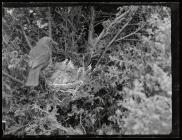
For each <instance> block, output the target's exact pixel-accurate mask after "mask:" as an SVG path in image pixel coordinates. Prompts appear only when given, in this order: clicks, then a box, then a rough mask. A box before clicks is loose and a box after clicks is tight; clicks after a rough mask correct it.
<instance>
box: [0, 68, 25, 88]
mask: <svg viewBox="0 0 182 140" xmlns="http://www.w3.org/2000/svg"><path fill="white" fill-rule="evenodd" d="M2 74H4V75H5V76H7V77H9V78H11V79H12V80H14V81H15V82H18V83H20V84H22V85H24V83H23V82H22V81H20V80H18V79H16V78H14V77H12V76H11V75H9V74H8V73H6V72H4V71H2Z"/></svg>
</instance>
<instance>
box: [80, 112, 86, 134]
mask: <svg viewBox="0 0 182 140" xmlns="http://www.w3.org/2000/svg"><path fill="white" fill-rule="evenodd" d="M80 125H81V127H82V129H83V131H84V133H85V134H86V130H85V128H84V127H83V125H82V114H80Z"/></svg>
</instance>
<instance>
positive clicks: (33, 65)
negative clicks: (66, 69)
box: [29, 54, 50, 68]
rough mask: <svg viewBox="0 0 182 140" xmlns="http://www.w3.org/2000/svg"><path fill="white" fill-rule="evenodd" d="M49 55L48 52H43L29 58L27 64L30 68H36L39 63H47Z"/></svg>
mask: <svg viewBox="0 0 182 140" xmlns="http://www.w3.org/2000/svg"><path fill="white" fill-rule="evenodd" d="M49 59H50V55H49V54H43V55H41V56H39V57H36V58H34V59H31V60H30V63H29V66H30V67H31V68H36V67H38V66H40V65H43V64H47V63H49Z"/></svg>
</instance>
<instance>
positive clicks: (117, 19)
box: [94, 9, 131, 46]
mask: <svg viewBox="0 0 182 140" xmlns="http://www.w3.org/2000/svg"><path fill="white" fill-rule="evenodd" d="M130 11H131V9H129V10H127V11H126V12H124V13H123V14H122V15H120V16H119V17H117V18H116V19H115V20H114V21H113V22H112V23H111V24H110V25H109V26H108V27H107V29H103V30H102V32H101V33H100V35H99V36H98V37H97V39H96V41H95V43H94V46H96V45H97V43H98V42H99V41H100V40H101V38H102V37H103V36H104V35H105V31H106V30H108V29H109V28H111V27H112V26H113V25H114V24H115V23H117V22H121V20H122V18H123V17H124V16H126V14H128V13H129V12H130Z"/></svg>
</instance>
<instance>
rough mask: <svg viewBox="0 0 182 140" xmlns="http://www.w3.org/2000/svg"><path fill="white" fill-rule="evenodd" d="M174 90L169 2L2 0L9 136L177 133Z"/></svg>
mask: <svg viewBox="0 0 182 140" xmlns="http://www.w3.org/2000/svg"><path fill="white" fill-rule="evenodd" d="M32 3H33V2H32ZM172 95H173V92H172V49H171V8H170V7H169V6H167V5H160V4H158V5H150V4H148V5H147V4H145V5H142V4H138V5H137V4H133V5H132V3H131V4H127V5H126V4H122V3H121V4H115V5H112V4H111V5H104V4H103V5H102V4H83V5H82V4H79V3H77V4H75V5H74V4H70V3H68V4H63V5H61V4H60V3H59V4H56V3H51V4H50V5H49V3H46V4H45V5H44V4H42V5H41V4H40V3H37V5H36V3H33V4H32V5H31V3H29V5H28V6H27V5H26V4H25V5H24V6H23V5H21V4H20V5H19V4H18V3H17V2H16V3H15V5H14V6H12V5H11V6H8V4H7V6H2V133H3V136H15V137H26V136H66V135H71V136H74V135H76V136H78V135H79V136H84V135H85V136H87V135H92V136H116V135H117V136H125V135H129V136H132V135H133V136H135V135H145V136H147V135H154V136H155V135H170V134H171V132H172V116H173V110H172Z"/></svg>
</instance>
